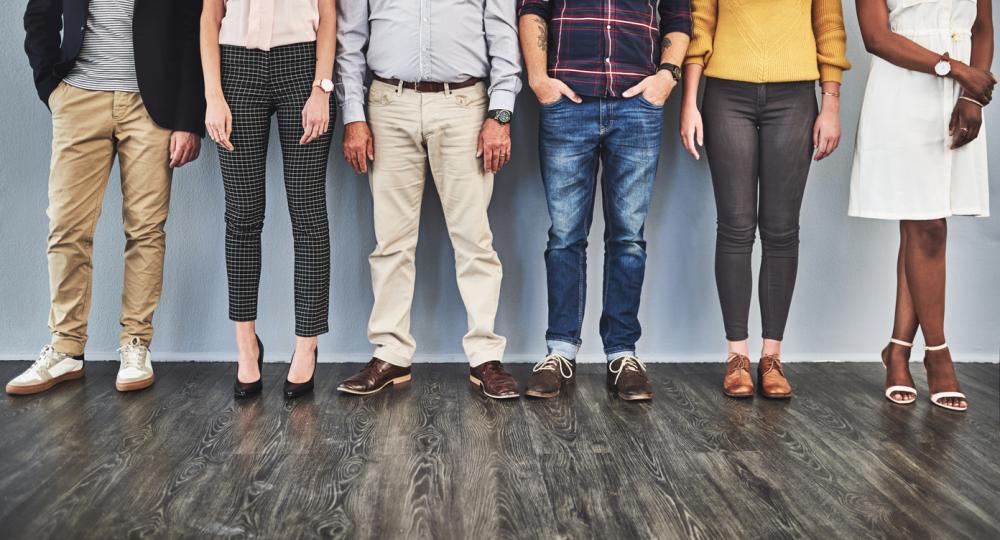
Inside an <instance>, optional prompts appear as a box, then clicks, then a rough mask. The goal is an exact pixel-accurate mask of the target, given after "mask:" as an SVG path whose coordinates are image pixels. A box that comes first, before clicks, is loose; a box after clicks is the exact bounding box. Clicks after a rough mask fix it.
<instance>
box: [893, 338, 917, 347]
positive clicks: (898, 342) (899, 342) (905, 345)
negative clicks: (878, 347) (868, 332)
mask: <svg viewBox="0 0 1000 540" xmlns="http://www.w3.org/2000/svg"><path fill="white" fill-rule="evenodd" d="M889 343H895V344H896V345H901V346H903V347H912V346H913V344H912V343H909V342H906V341H903V340H901V339H896V338H890V339H889Z"/></svg>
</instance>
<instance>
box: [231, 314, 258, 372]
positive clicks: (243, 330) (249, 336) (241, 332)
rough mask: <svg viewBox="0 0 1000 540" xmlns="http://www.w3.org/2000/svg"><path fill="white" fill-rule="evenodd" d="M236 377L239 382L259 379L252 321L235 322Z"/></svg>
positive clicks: (255, 340)
mask: <svg viewBox="0 0 1000 540" xmlns="http://www.w3.org/2000/svg"><path fill="white" fill-rule="evenodd" d="M236 351H237V356H236V361H237V363H238V367H237V370H236V379H237V380H239V381H240V382H245V383H246V382H253V381H256V380H258V379H260V370H259V369H257V355H258V354H260V350H259V349H258V348H257V329H256V325H255V323H254V321H245V322H237V323H236Z"/></svg>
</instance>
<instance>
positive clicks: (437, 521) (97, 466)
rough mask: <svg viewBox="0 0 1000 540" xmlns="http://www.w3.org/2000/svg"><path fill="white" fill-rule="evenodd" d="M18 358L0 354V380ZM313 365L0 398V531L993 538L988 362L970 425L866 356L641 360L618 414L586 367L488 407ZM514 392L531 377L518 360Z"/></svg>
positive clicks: (969, 371)
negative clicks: (902, 403) (743, 361)
mask: <svg viewBox="0 0 1000 540" xmlns="http://www.w3.org/2000/svg"><path fill="white" fill-rule="evenodd" d="M26 366H27V363H24V362H3V363H0V379H2V380H3V381H6V380H8V379H10V378H11V377H12V376H14V375H15V374H16V373H17V372H18V371H20V370H22V369H24V368H25V367H26ZM359 367H360V366H359V365H358V364H321V365H320V366H319V370H318V372H317V388H316V392H315V393H314V394H313V395H312V396H310V397H306V398H304V399H300V400H298V401H294V402H286V401H285V400H284V399H283V397H282V395H281V385H280V382H281V380H282V378H283V377H284V374H285V370H286V368H287V367H286V366H285V365H281V364H268V365H266V366H265V369H264V375H265V385H266V386H265V393H264V395H263V396H261V397H259V398H258V399H256V400H251V401H247V402H234V401H233V400H232V398H231V397H230V395H231V394H230V387H231V384H232V379H233V377H234V376H235V368H234V366H233V365H231V364H218V363H159V364H157V365H156V373H157V382H156V385H155V386H154V387H153V388H152V389H150V390H148V391H144V392H138V393H130V394H120V393H118V392H116V391H115V389H114V375H115V370H116V369H117V363H109V362H94V363H91V364H88V367H87V378H86V379H84V380H83V381H78V382H72V383H66V384H63V385H61V386H60V387H57V389H55V390H54V391H51V392H49V393H47V394H43V395H39V396H28V397H12V396H6V395H4V396H3V397H2V398H0V426H2V437H0V537H2V538H4V539H21V538H25V539H29V538H30V539H35V538H125V537H150V538H193V537H198V538H202V537H234V538H283V539H284V538H310V537H331V538H380V539H390V538H474V539H484V538H602V539H604V538H735V537H750V538H802V537H807V538H830V537H833V538H857V537H890V538H997V537H1000V395H998V394H1000V393H998V389H1000V366H998V365H997V364H962V365H959V367H958V370H959V377H960V379H961V381H962V383H963V386H964V390H965V391H966V393H967V394H968V395H969V401H970V404H971V410H970V411H969V412H968V413H966V414H965V415H962V414H956V413H950V412H948V411H944V410H941V409H938V408H936V407H933V406H931V405H930V404H929V403H928V402H927V386H926V379H925V377H924V376H923V373H922V372H923V370H922V368H921V367H920V365H919V363H914V364H913V372H914V376H915V378H916V380H917V388H918V390H919V391H920V393H921V395H920V399H919V401H918V402H917V404H916V405H915V406H910V407H899V406H893V405H891V404H889V403H888V402H886V401H885V400H884V399H883V398H882V393H881V381H882V377H883V371H882V368H881V366H880V365H878V364H874V363H873V364H858V363H854V364H843V363H823V364H790V365H788V366H787V368H786V369H787V371H788V373H789V376H790V378H791V381H792V383H793V386H794V388H795V391H796V396H795V397H794V398H793V399H792V400H790V401H788V402H780V401H768V400H765V399H762V398H760V397H755V398H753V399H752V400H733V399H729V398H726V397H725V396H723V395H722V393H721V392H720V389H719V382H720V377H721V368H722V367H721V365H710V364H655V365H652V366H650V374H651V377H652V379H653V381H654V384H655V398H654V400H653V401H652V402H650V403H645V404H635V403H624V402H622V401H619V400H617V399H615V398H614V397H613V396H612V395H610V394H609V393H608V392H607V391H606V390H605V388H604V386H603V381H604V378H603V371H602V370H603V366H600V365H583V366H581V368H580V373H579V378H578V381H577V382H576V384H575V385H573V386H571V387H570V388H569V389H568V390H567V391H565V392H564V393H563V395H562V396H560V397H559V398H556V399H552V400H544V401H542V400H528V399H520V400H517V401H507V402H496V401H490V400H486V399H484V398H481V397H480V396H479V395H478V394H477V393H476V392H475V391H473V390H471V389H470V387H469V384H468V378H467V368H465V367H463V366H462V365H459V364H424V365H417V366H416V367H415V370H414V378H413V382H412V383H410V384H409V385H407V386H404V387H400V388H396V389H392V390H390V391H387V392H384V393H382V394H380V395H376V396H370V397H366V398H359V397H353V396H343V395H340V394H338V393H337V392H336V390H335V387H336V383H337V381H339V380H340V379H341V378H343V377H345V376H347V375H348V374H349V373H352V372H354V371H355V370H357V369H358V368H359ZM510 368H511V370H512V371H513V372H514V373H515V375H516V376H518V378H519V380H521V381H523V380H524V378H525V377H527V375H528V373H529V372H530V366H529V365H512V366H510Z"/></svg>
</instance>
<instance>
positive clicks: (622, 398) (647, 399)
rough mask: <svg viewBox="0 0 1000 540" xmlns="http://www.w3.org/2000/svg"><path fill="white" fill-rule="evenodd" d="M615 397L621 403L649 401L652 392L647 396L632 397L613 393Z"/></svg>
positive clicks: (651, 397)
mask: <svg viewBox="0 0 1000 540" xmlns="http://www.w3.org/2000/svg"><path fill="white" fill-rule="evenodd" d="M612 391H613V392H615V391H614V390H612ZM615 395H616V396H618V399H621V400H623V401H650V400H652V399H653V393H652V392H650V393H648V394H636V395H634V396H628V395H625V394H622V393H621V392H615Z"/></svg>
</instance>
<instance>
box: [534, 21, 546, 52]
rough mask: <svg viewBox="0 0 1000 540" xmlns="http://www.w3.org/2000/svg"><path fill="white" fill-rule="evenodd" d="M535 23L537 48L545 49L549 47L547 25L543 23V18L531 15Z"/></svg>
mask: <svg viewBox="0 0 1000 540" xmlns="http://www.w3.org/2000/svg"><path fill="white" fill-rule="evenodd" d="M533 19H534V20H535V24H536V25H538V48H539V49H541V50H543V51H545V50H548V48H549V39H548V38H549V36H548V33H549V27H548V25H547V24H545V19H542V18H541V17H538V16H535V17H533Z"/></svg>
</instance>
